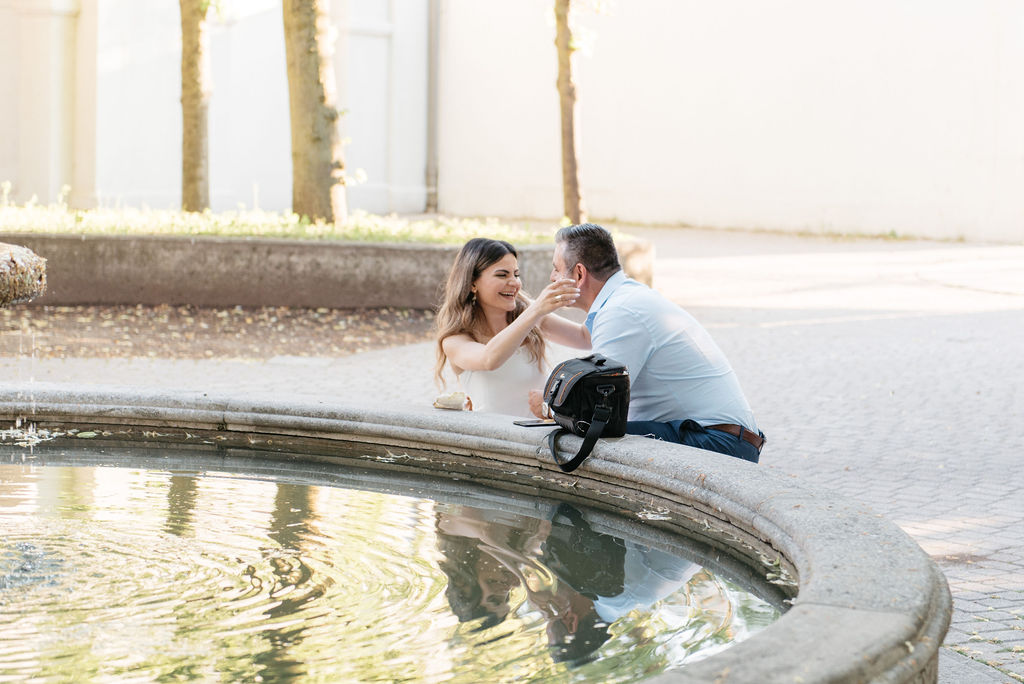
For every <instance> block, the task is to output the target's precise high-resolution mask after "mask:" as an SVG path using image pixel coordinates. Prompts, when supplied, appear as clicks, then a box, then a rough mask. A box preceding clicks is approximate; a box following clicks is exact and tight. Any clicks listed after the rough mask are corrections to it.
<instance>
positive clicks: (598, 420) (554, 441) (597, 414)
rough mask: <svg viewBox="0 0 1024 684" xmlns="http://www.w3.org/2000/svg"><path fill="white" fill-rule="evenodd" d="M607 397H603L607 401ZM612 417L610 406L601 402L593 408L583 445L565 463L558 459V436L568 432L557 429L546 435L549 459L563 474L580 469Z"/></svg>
mask: <svg viewBox="0 0 1024 684" xmlns="http://www.w3.org/2000/svg"><path fill="white" fill-rule="evenodd" d="M607 398H608V395H605V399H606V400H607ZM611 417H612V409H611V406H608V405H607V404H606V403H605V402H602V403H600V404H598V405H597V406H595V407H594V418H593V420H591V421H590V427H589V428H587V434H586V436H585V437H584V438H583V444H581V445H580V450H579V451H578V452H576V455H575V456H573V457H572V458H571V459H569V460H568V461H566V462H564V463H563V462H562V461H561V460H559V458H558V436H559V435H561V434H562V433H563V432H569V431H568V430H566V429H565V428H558V429H557V430H552V431H551V433H550V434H549V435H548V447H549V448H550V449H551V458H552V459H554V461H555V463H557V464H558V467H559V468H561V469H562V472H563V473H571V472H572V471H574V470H576V469H577V468H579V467H580V464H581V463H583V461H585V460H586V458H587V456H589V455H590V452H591V451H593V449H594V445H595V444H597V438H598V437H600V436H601V433H602V432H603V431H604V426H605V425H607V424H608V420H609V419H610V418H611Z"/></svg>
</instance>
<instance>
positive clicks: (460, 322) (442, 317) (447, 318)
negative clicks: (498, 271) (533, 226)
mask: <svg viewBox="0 0 1024 684" xmlns="http://www.w3.org/2000/svg"><path fill="white" fill-rule="evenodd" d="M506 254H511V255H512V256H514V257H516V259H518V258H519V254H518V253H517V252H516V249H515V247H513V246H512V245H510V244H509V243H507V242H505V241H504V240H491V239H489V238H473V239H472V240H470V241H469V242H467V243H466V244H464V245H463V246H462V249H460V250H459V253H458V255H456V257H455V263H454V264H452V268H451V270H450V271H449V272H448V280H447V281H446V282H445V285H444V295H443V296H442V299H441V306H440V307H439V308H438V310H437V318H436V322H435V328H436V331H437V365H436V366H435V367H434V380H435V381H436V382H437V384H438V385H439V386H443V385H444V384H445V382H444V378H443V376H442V372H443V371H444V365H445V363H447V362H448V355H447V354H445V353H444V347H443V346H442V344H441V343H442V342H444V341H445V339H447V338H449V337H451V336H452V335H460V334H466V335H469V336H470V337H472V338H473V339H474V340H476V341H477V342H481V343H485V342H486V337H487V335H486V332H485V331H484V318H483V314H482V313H481V311H480V307H478V306H476V305H474V303H473V283H474V282H476V279H477V278H479V277H480V274H481V273H483V271H484V269H486V268H487V267H488V266H490V265H491V264H493V263H495V262H497V261H499V260H500V259H501V258H502V257H504V256H505V255H506ZM520 292H522V290H520ZM526 306H527V305H526V300H525V299H523V297H522V296H521V295H519V296H517V297H516V307H515V310H513V311H510V312H509V314H508V322H509V323H511V322H512V321H514V320H515V319H516V317H517V316H519V314H521V313H522V312H523V311H524V310H525V309H526ZM524 345H525V346H526V348H527V350H528V351H529V352H530V359H532V360H533V361H534V362H536V364H537V367H538V368H543V361H544V338H543V337H542V336H541V334H540V332H538V331H537V329H536V328H534V329H533V330H531V331H530V332H529V334H527V336H526V340H525V341H524Z"/></svg>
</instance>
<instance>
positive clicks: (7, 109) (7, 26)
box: [0, 0, 21, 184]
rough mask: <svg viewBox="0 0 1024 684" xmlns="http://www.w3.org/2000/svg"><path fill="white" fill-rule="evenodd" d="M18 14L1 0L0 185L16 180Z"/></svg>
mask: <svg viewBox="0 0 1024 684" xmlns="http://www.w3.org/2000/svg"><path fill="white" fill-rule="evenodd" d="M17 22H18V15H17V14H16V13H15V10H14V6H13V4H12V3H11V2H10V0H0V64H4V65H6V66H5V68H2V69H0V183H3V182H10V183H12V184H13V183H14V182H15V180H17V178H18V138H19V135H20V128H19V126H18V109H17V104H18V80H19V76H20V73H21V69H20V66H21V65H20V59H19V58H18V54H17V51H16V49H15V46H16V45H17V44H18V31H17Z"/></svg>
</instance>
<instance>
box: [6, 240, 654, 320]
mask: <svg viewBox="0 0 1024 684" xmlns="http://www.w3.org/2000/svg"><path fill="white" fill-rule="evenodd" d="M5 240H7V241H13V242H16V243H18V244H20V245H24V246H26V247H28V248H29V249H31V250H33V251H35V252H36V253H37V254H39V255H40V256H42V257H44V258H46V260H47V262H48V264H47V273H48V277H49V286H48V291H47V293H46V294H45V295H43V296H42V297H39V298H38V299H36V300H35V301H34V302H33V304H37V305H51V306H52V305H72V304H146V305H157V304H192V305H195V306H208V307H229V306H295V307H307V308H317V307H327V308H338V309H354V308H364V307H365V308H376V307H386V306H393V307H399V308H411V309H430V308H434V307H435V306H436V305H437V303H438V301H439V299H440V296H441V288H442V287H443V285H444V281H445V278H446V277H447V275H448V269H449V268H450V267H451V264H452V262H453V261H454V259H455V255H456V253H457V252H458V249H459V247H458V246H452V245H424V244H397V243H396V244H392V243H365V242H328V241H312V240H282V239H265V238H216V237H206V236H197V237H177V236H171V237H157V236H124V235H112V236H97V235H76V236H68V235H35V234H27V233H26V234H19V233H0V241H5ZM517 249H518V251H519V262H520V264H519V265H520V270H521V271H522V276H523V284H524V287H525V288H526V290H527V291H528V292H531V293H534V294H536V293H537V292H539V291H540V290H541V289H542V288H543V287H544V285H546V284H547V282H548V277H549V275H550V273H551V257H552V254H553V253H554V246H553V245H526V246H524V247H519V248H517ZM619 252H620V257H621V259H622V261H623V263H624V267H625V270H626V272H627V273H628V274H629V275H630V276H631V277H633V278H636V279H637V280H640V281H641V282H644V283H646V284H648V285H650V284H651V282H652V279H653V273H654V248H653V246H652V245H651V244H650V243H648V242H644V241H629V242H623V243H622V244H621V245H619Z"/></svg>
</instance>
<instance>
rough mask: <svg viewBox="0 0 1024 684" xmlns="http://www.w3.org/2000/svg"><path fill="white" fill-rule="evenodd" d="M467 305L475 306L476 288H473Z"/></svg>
mask: <svg viewBox="0 0 1024 684" xmlns="http://www.w3.org/2000/svg"><path fill="white" fill-rule="evenodd" d="M469 305H470V306H476V290H473V294H472V295H471V296H470V298H469Z"/></svg>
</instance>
